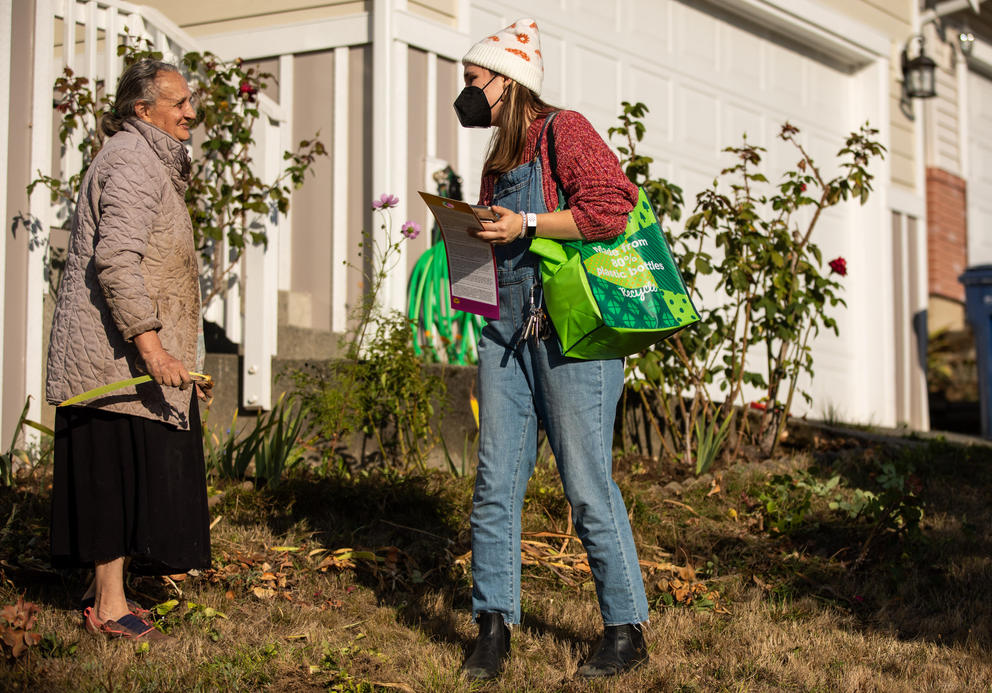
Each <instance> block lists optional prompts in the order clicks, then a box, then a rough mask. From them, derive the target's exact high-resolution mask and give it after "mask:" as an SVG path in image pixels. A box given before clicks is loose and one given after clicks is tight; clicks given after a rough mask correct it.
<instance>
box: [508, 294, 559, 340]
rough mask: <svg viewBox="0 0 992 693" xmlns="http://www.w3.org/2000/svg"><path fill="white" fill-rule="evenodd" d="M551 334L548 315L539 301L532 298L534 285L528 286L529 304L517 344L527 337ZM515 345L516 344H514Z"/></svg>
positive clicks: (544, 337) (542, 336)
mask: <svg viewBox="0 0 992 693" xmlns="http://www.w3.org/2000/svg"><path fill="white" fill-rule="evenodd" d="M550 336H551V328H550V326H549V325H548V316H547V314H546V313H545V312H544V308H542V307H541V301H535V300H534V287H533V286H531V287H530V306H529V308H528V309H527V318H526V319H525V320H524V328H523V330H522V331H521V332H520V337H518V338H517V344H520V343H521V342H526V341H527V340H528V339H534V340H535V341H536V340H538V339H547V338H548V337H550ZM515 346H516V345H515Z"/></svg>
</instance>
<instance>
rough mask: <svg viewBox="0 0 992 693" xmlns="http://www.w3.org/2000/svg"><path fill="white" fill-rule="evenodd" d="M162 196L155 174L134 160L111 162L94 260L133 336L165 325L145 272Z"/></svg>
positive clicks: (114, 311)
mask: <svg viewBox="0 0 992 693" xmlns="http://www.w3.org/2000/svg"><path fill="white" fill-rule="evenodd" d="M161 196H162V186H161V185H158V184H157V183H156V180H155V178H154V176H153V175H150V174H149V171H148V170H147V169H146V167H144V166H142V164H141V162H140V161H138V160H131V159H130V158H128V159H124V158H120V159H118V161H116V162H113V163H112V164H111V167H110V169H109V170H108V171H107V173H106V178H105V179H104V183H103V189H102V190H101V192H100V201H99V215H100V216H99V219H100V220H99V222H98V224H97V228H96V237H95V238H94V245H95V247H94V251H93V262H94V266H95V268H96V276H97V280H98V281H99V283H100V288H101V289H102V290H103V295H104V298H105V299H106V301H107V305H108V306H109V307H110V314H111V316H112V317H113V319H114V324H115V325H116V326H117V329H118V330H120V333H121V335H122V336H123V337H124V339H127V340H131V339H134V337H135V336H137V335H139V334H141V333H143V332H147V331H149V330H159V329H161V328H162V323H161V322H160V321H159V319H158V317H157V316H156V311H155V304H154V302H153V301H152V299H151V297H150V296H149V294H148V289H147V287H146V286H145V278H144V276H143V274H142V272H141V260H142V258H143V257H144V255H145V251H146V249H147V247H148V236H149V234H151V232H152V225H153V224H154V222H155V216H156V211H157V209H158V207H159V205H160V203H161Z"/></svg>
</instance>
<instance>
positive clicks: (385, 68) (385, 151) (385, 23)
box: [369, 0, 408, 308]
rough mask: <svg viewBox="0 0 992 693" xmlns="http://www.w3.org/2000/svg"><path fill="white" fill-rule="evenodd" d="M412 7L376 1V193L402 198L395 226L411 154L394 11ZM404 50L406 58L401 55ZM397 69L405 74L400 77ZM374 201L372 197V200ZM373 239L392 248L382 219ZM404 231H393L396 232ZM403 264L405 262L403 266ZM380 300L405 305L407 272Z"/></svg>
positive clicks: (393, 279)
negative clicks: (387, 242) (407, 161)
mask: <svg viewBox="0 0 992 693" xmlns="http://www.w3.org/2000/svg"><path fill="white" fill-rule="evenodd" d="M405 9H406V0H373V3H372V194H373V195H375V196H378V195H380V194H382V193H392V194H395V195H397V196H398V197H399V198H400V205H399V207H398V208H396V209H394V210H392V218H393V222H394V225H395V224H402V223H403V219H404V217H403V215H404V212H405V210H406V205H407V203H408V200H406V199H405V197H406V195H405V188H404V189H399V187H398V186H399V183H400V182H401V181H402V180H404V177H403V174H404V173H405V171H404V170H403V169H402V166H401V163H402V162H403V161H405V158H406V157H405V156H401V155H400V152H404V153H405V152H406V142H405V141H403V142H400V141H399V138H400V137H405V135H406V82H405V79H401V77H405V72H406V70H405V66H406V62H405V54H406V51H405V48H406V46H405V44H400V43H398V42H397V41H395V36H396V23H395V17H394V13H395V12H397V11H402V10H405ZM400 46H402V48H403V49H404V50H403V51H402V53H403V60H401V59H400V58H399V56H398V54H399V53H400ZM397 70H401V71H402V72H403V74H402V75H397ZM369 202H371V200H370V201H369ZM372 225H373V228H371V229H369V231H371V234H372V237H373V239H374V241H375V243H377V244H378V245H379V247H382V248H385V247H386V235H385V233H384V232H383V230H382V229H381V228H380V226H381V225H380V224H379V223H378V220H377V219H373V221H372ZM398 231H399V229H398V228H395V229H393V232H394V234H395V233H397V232H398ZM397 266H399V265H397ZM380 291H381V293H380V296H379V302H380V304H382V306H383V307H385V308H402V306H403V303H404V302H405V301H404V298H405V295H406V294H405V292H406V273H405V272H392V273H387V275H386V277H385V280H384V281H383V284H382V288H381V290H380Z"/></svg>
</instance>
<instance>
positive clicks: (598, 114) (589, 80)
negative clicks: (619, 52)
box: [566, 46, 620, 125]
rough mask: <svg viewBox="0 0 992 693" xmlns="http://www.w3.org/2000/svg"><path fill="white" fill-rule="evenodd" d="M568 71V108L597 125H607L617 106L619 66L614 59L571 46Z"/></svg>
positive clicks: (618, 99) (580, 47) (618, 100)
mask: <svg viewBox="0 0 992 693" xmlns="http://www.w3.org/2000/svg"><path fill="white" fill-rule="evenodd" d="M566 52H567V53H571V61H570V63H569V64H570V65H572V66H573V69H570V71H569V77H568V95H569V102H570V105H571V107H573V108H575V109H576V110H578V111H580V112H582V113H583V114H584V115H585V116H586V117H587V118H589V120H590V121H593V122H596V123H598V124H600V125H602V124H603V123H609V124H610V125H612V123H610V119H611V118H613V117H614V116H615V115H616V112H617V108H618V107H619V104H620V94H619V93H618V87H619V79H618V78H619V76H620V63H619V61H618V59H617V58H616V57H614V56H610V55H607V54H606V53H601V52H599V51H595V50H592V49H590V48H586V47H584V46H573V47H571V50H570V51H566Z"/></svg>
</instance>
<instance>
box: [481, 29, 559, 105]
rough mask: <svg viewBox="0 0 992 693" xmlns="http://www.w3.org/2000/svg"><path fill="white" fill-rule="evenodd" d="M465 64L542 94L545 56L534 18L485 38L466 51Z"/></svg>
mask: <svg viewBox="0 0 992 693" xmlns="http://www.w3.org/2000/svg"><path fill="white" fill-rule="evenodd" d="M462 63H465V64H471V65H478V66H479V67H484V68H486V69H487V70H492V71H493V72H498V73H499V74H501V75H504V76H505V77H509V78H510V79H512V80H514V81H516V82H519V83H520V84H522V85H524V86H525V87H527V88H528V89H530V90H531V91H532V92H534V93H535V94H537V95H538V96H540V95H541V85H542V84H543V83H544V57H543V56H542V55H541V36H540V35H539V34H538V33H537V23H536V22H535V21H534V20H533V19H518V20H517V21H515V22H514V23H513V24H511V25H510V26H508V27H506V28H505V29H503V30H502V31H500V32H499V33H498V34H493V35H492V36H487V37H486V38H484V39H482V40H481V41H479V42H478V43H477V44H475V45H474V46H472V48H471V49H470V50H469V52H468V53H466V54H465V57H464V58H462Z"/></svg>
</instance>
